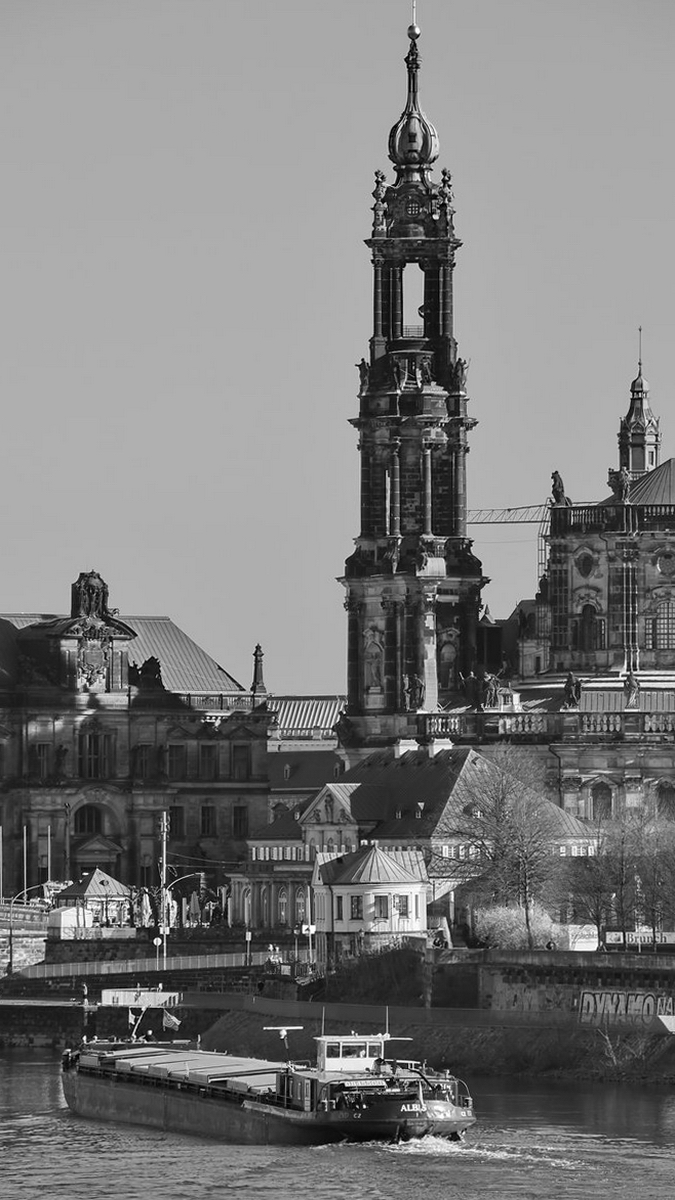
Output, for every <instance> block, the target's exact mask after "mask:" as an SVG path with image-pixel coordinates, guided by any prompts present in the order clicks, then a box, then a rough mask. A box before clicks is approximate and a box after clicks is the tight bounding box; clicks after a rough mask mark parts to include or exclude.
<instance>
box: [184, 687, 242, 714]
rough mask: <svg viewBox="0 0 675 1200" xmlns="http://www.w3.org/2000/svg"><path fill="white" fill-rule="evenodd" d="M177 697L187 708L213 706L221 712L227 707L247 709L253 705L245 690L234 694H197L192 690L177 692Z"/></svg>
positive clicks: (209, 707)
mask: <svg viewBox="0 0 675 1200" xmlns="http://www.w3.org/2000/svg"><path fill="white" fill-rule="evenodd" d="M177 697H178V699H179V700H180V701H181V703H182V704H185V705H186V706H187V708H199V709H202V708H208V709H214V708H215V709H218V710H219V711H221V712H222V711H227V710H228V709H236V708H244V709H248V708H252V707H253V697H252V696H250V695H248V694H247V693H245V692H244V693H240V694H235V695H232V694H231V693H223V692H214V693H210V694H209V693H202V694H199V695H197V694H193V693H192V692H178V693H177Z"/></svg>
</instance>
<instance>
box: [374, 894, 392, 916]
mask: <svg viewBox="0 0 675 1200" xmlns="http://www.w3.org/2000/svg"><path fill="white" fill-rule="evenodd" d="M375 920H376V921H388V920H389V897H388V896H376V897H375Z"/></svg>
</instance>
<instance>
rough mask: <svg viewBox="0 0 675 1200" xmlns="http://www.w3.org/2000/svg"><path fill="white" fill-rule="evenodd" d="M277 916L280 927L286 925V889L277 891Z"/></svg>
mask: <svg viewBox="0 0 675 1200" xmlns="http://www.w3.org/2000/svg"><path fill="white" fill-rule="evenodd" d="M277 916H278V919H279V924H280V925H286V924H287V922H288V892H287V891H286V888H280V889H279V899H278V901H277Z"/></svg>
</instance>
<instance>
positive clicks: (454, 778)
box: [300, 746, 593, 841]
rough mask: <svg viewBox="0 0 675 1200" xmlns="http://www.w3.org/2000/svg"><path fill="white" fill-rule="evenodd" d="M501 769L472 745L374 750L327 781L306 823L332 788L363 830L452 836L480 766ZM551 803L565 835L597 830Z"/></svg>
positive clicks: (393, 836)
mask: <svg viewBox="0 0 675 1200" xmlns="http://www.w3.org/2000/svg"><path fill="white" fill-rule="evenodd" d="M496 770H498V768H497V767H496V766H495V764H494V763H492V762H491V760H490V759H489V758H487V757H486V756H485V755H483V754H480V753H478V752H477V751H475V750H474V749H472V748H471V747H467V746H465V747H454V748H453V749H451V750H442V751H440V752H439V753H438V754H436V755H434V756H433V757H430V756H429V755H428V754H427V753H426V752H425V751H424V750H409V751H407V752H405V753H404V754H401V755H400V756H396V754H395V752H394V749H393V748H390V749H387V750H381V751H377V752H376V753H375V754H371V755H369V757H368V758H366V759H364V760H363V761H362V762H360V763H359V764H358V765H357V766H355V767H354V768H353V769H352V770H350V771H347V772H346V773H345V774H344V776H343V777H342V779H341V780H340V782H339V783H334V784H330V785H327V787H326V788H325V789H324V790H323V792H322V793H321V794H320V796H318V797H316V798H315V800H314V801H312V802H310V804H309V805H308V806H307V807H306V808H305V809H304V811H303V814H302V816H301V818H300V820H301V821H302V824H303V825H305V826H310V827H311V810H312V807H313V805H314V804H316V803H318V802H319V800H320V798H321V796H322V795H324V794H325V793H326V792H327V791H328V790H330V792H331V793H332V794H333V795H334V797H335V798H336V799H338V800H340V801H341V802H342V803H344V804H345V805H346V806H348V807H349V809H350V811H351V813H352V816H353V818H354V820H355V821H356V823H357V824H358V825H359V827H360V829H361V831H362V833H363V834H366V835H367V836H369V837H371V838H378V839H387V840H389V841H394V840H396V841H399V840H400V841H403V840H407V841H416V840H428V839H429V838H431V837H434V836H437V837H439V836H452V835H453V831H456V829H457V827H458V825H459V824H460V823H461V821H460V818H461V816H462V809H463V806H464V805H465V804H466V802H467V795H470V796H475V794H476V790H477V787H478V788H479V787H480V785H481V781H480V776H478V777H477V776H476V772H485V771H488V772H494V771H496ZM545 804H546V805H547V806H550V813H551V819H552V822H553V826H554V830H555V833H556V835H557V836H558V837H560V838H561V839H566V838H579V839H584V840H586V841H588V840H589V839H591V838H592V836H593V834H592V831H591V830H590V829H589V827H588V826H587V825H586V824H585V823H584V822H583V821H581V820H580V819H579V818H578V817H574V816H572V815H571V814H570V813H566V812H565V811H564V810H563V809H562V808H560V806H559V805H557V804H555V803H554V802H553V801H550V800H546V801H545Z"/></svg>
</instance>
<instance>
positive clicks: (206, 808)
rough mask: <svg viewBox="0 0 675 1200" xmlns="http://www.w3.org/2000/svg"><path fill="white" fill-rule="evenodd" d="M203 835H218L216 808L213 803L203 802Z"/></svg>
mask: <svg viewBox="0 0 675 1200" xmlns="http://www.w3.org/2000/svg"><path fill="white" fill-rule="evenodd" d="M201 817H202V819H201V836H202V837H215V836H216V810H215V807H214V805H213V804H202V813H201Z"/></svg>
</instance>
